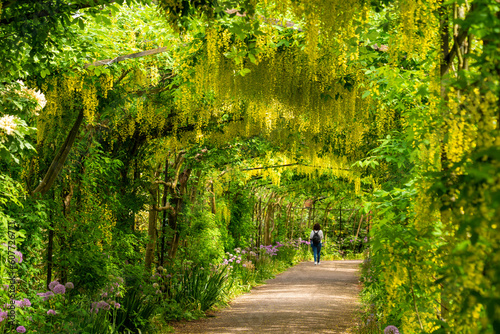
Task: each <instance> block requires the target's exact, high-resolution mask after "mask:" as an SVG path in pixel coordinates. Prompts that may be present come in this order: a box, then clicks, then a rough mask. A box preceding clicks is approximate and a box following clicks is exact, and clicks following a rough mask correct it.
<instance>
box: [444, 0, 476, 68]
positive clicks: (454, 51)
mask: <svg viewBox="0 0 500 334" xmlns="http://www.w3.org/2000/svg"><path fill="white" fill-rule="evenodd" d="M473 10H474V6H473V7H472V8H471V10H470V11H469V13H468V14H467V17H470V16H471V15H472V14H471V13H472V12H473ZM467 17H466V18H465V20H464V21H466V20H467ZM468 35H469V27H467V28H465V29H463V30H462V31H460V33H459V34H458V36H457V37H456V38H455V39H454V42H453V46H452V48H451V50H450V52H448V53H447V54H446V55H445V56H444V59H443V63H442V64H441V76H444V75H445V74H446V73H447V72H448V70H449V69H450V67H451V65H452V63H453V60H454V59H455V57H456V56H457V55H458V52H459V50H458V49H459V48H460V47H461V46H462V45H463V44H464V42H465V39H466V38H467V36H468Z"/></svg>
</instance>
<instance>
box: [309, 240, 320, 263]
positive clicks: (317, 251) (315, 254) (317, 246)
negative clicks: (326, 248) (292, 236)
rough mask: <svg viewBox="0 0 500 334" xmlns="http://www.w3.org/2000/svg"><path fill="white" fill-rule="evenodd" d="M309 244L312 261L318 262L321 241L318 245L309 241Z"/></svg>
mask: <svg viewBox="0 0 500 334" xmlns="http://www.w3.org/2000/svg"><path fill="white" fill-rule="evenodd" d="M311 246H312V249H313V253H314V262H319V257H320V255H321V242H320V243H319V244H318V245H314V244H313V243H312V242H311Z"/></svg>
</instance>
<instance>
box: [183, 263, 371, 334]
mask: <svg viewBox="0 0 500 334" xmlns="http://www.w3.org/2000/svg"><path fill="white" fill-rule="evenodd" d="M360 263H361V261H356V260H353V261H324V262H321V265H319V266H315V265H314V263H311V262H302V263H300V264H298V265H296V266H294V267H292V268H290V269H288V270H287V271H286V272H284V273H282V274H279V275H277V276H276V278H274V279H270V280H268V281H267V282H266V284H265V285H262V286H259V287H256V288H254V289H252V291H251V292H249V293H247V294H245V295H242V296H239V297H237V298H236V299H235V300H234V301H232V302H231V304H230V306H229V307H228V308H226V309H224V310H222V311H220V312H218V313H216V314H215V316H214V317H210V318H206V319H200V320H196V321H192V322H187V323H179V324H176V325H175V329H176V331H175V333H190V334H194V333H217V334H235V333H287V334H289V333H335V334H340V333H353V332H354V326H355V312H356V310H357V308H358V306H359V301H358V293H359V291H360V288H359V282H358V273H359V265H360Z"/></svg>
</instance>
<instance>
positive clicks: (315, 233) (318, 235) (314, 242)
mask: <svg viewBox="0 0 500 334" xmlns="http://www.w3.org/2000/svg"><path fill="white" fill-rule="evenodd" d="M309 240H310V241H311V247H312V249H313V254H314V264H315V265H317V264H319V258H320V256H321V242H322V241H323V231H321V227H320V226H319V224H318V223H316V224H314V227H313V230H312V231H311V235H310V236H309Z"/></svg>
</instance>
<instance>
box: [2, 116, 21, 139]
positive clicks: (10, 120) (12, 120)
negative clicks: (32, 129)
mask: <svg viewBox="0 0 500 334" xmlns="http://www.w3.org/2000/svg"><path fill="white" fill-rule="evenodd" d="M16 120H17V117H16V116H12V115H5V116H3V117H2V118H0V129H2V130H3V131H4V132H5V133H6V134H8V135H12V134H13V133H14V130H15V129H16V128H17V124H16Z"/></svg>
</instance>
